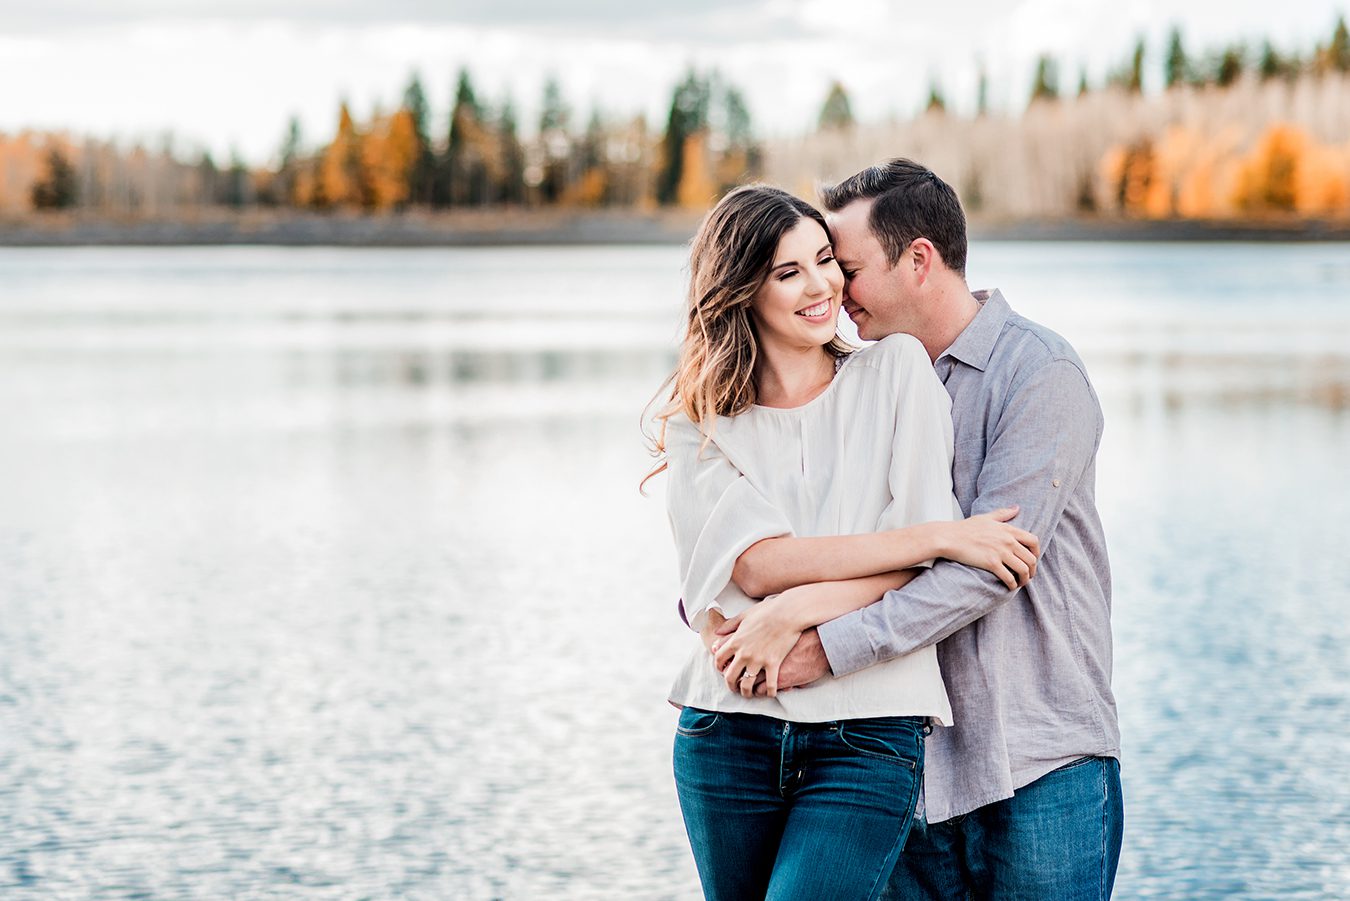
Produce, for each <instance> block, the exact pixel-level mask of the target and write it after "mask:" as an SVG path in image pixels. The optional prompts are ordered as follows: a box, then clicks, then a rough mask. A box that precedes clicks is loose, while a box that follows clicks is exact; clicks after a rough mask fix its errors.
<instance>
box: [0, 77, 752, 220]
mask: <svg viewBox="0 0 1350 901" xmlns="http://www.w3.org/2000/svg"><path fill="white" fill-rule="evenodd" d="M336 119H337V123H336V128H335V131H334V134H333V135H332V137H331V139H328V140H326V141H325V142H324V143H322V144H320V145H319V146H318V147H317V148H314V149H306V142H305V139H304V136H303V134H302V131H301V125H300V122H299V120H298V119H296V118H292V119H291V121H290V123H289V125H288V126H287V128H286V131H285V135H284V138H283V140H282V142H281V147H280V149H279V152H278V154H277V160H276V163H275V165H273V166H270V167H265V168H257V169H255V168H250V167H248V166H247V165H246V164H245V163H244V162H243V161H242V160H240V159H239V158H238V157H237V156H235V157H234V158H232V159H231V161H230V162H229V163H228V164H226V165H219V164H217V163H216V161H215V160H214V159H213V158H212V156H211V155H210V154H209V153H202V154H200V156H199V157H198V158H197V159H196V160H195V161H191V162H185V161H182V160H181V159H179V157H178V155H176V154H175V153H174V152H173V151H172V150H171V149H170V148H167V147H166V148H164V149H162V150H161V151H159V152H152V151H148V150H146V149H145V148H143V147H137V148H134V149H133V150H132V151H131V152H130V153H125V154H119V152H118V151H117V150H116V148H114V147H113V146H112V145H111V144H109V143H106V142H98V141H86V142H85V143H84V144H83V145H81V146H74V145H72V144H70V143H69V142H67V141H64V140H61V139H59V138H57V137H55V136H52V137H47V138H46V139H45V140H44V139H43V138H41V137H38V136H32V135H27V136H20V139H19V140H17V141H10V142H8V145H6V142H5V141H4V139H3V136H0V171H2V170H4V169H5V168H9V169H10V170H11V171H10V178H9V181H10V182H14V181H20V182H21V181H23V178H22V176H23V175H24V174H25V173H24V171H20V172H18V175H19V177H18V178H16V177H15V172H14V170H15V169H16V168H17V169H19V170H26V172H27V174H29V175H30V176H31V179H30V181H29V184H30V188H29V190H28V193H27V197H24V198H21V200H26V201H28V205H30V206H31V207H33V208H37V209H70V208H90V209H98V210H104V211H112V212H118V213H132V214H134V213H150V214H154V213H163V212H172V211H174V210H176V209H181V208H184V207H201V206H221V207H232V208H243V207H270V208H290V209H299V210H316V211H337V210H361V211H367V212H403V211H408V210H413V209H424V210H445V209H452V208H470V207H490V206H502V205H507V206H530V207H548V206H579V207H601V206H618V207H650V206H653V205H658V204H659V205H685V206H691V207H700V206H704V205H706V204H707V203H709V202H710V200H711V199H714V198H716V197H717V196H718V195H719V194H720V193H722V192H724V191H726V190H728V189H729V188H731V187H732V186H734V185H736V184H740V183H742V182H744V181H747V180H750V179H753V178H756V177H758V176H759V174H760V164H761V160H762V154H761V149H760V146H759V144H758V142H757V140H756V138H755V134H754V129H753V127H752V122H751V118H750V111H749V108H748V106H747V105H746V103H745V100H744V97H743V95H742V94H741V92H740V90H739V89H738V88H737V87H736V86H735V85H732V84H730V83H728V82H727V81H726V80H725V79H723V78H722V77H721V76H720V75H718V74H717V73H716V72H700V71H697V70H693V69H691V70H689V71H688V72H687V73H686V74H685V75H684V77H683V78H682V79H681V80H680V81H679V83H678V84H676V85H675V87H674V88H673V90H672V92H671V100H670V107H669V114H668V117H667V121H666V123H665V128H664V129H663V130H661V131H659V132H655V131H654V130H653V129H651V128H650V127H649V126H648V124H647V121H646V119H645V118H644V117H642V116H629V117H607V116H605V115H604V114H603V113H601V112H600V111H599V110H595V111H593V112H591V114H590V116H589V117H588V118H587V119H586V120H585V122H584V123H582V122H581V121H580V120H579V118H578V116H577V114H576V111H575V110H574V109H573V108H572V107H571V106H570V105H569V104H568V103H567V102H566V100H565V99H564V94H563V90H562V87H561V85H560V84H559V82H558V81H557V80H556V79H549V80H548V81H547V82H546V84H545V85H544V89H543V97H542V103H541V108H540V113H539V119H538V121H537V123H536V127H535V128H534V129H532V133H531V134H530V135H529V136H528V137H522V135H521V129H520V127H519V123H518V117H517V114H516V111H515V107H514V104H513V103H512V102H511V101H510V100H506V101H504V102H502V103H500V104H497V105H494V104H491V103H488V102H485V101H484V100H482V99H481V98H480V96H479V94H478V92H477V91H476V90H475V87H474V84H473V78H472V75H471V74H470V72H469V71H468V70H467V69H463V70H460V72H459V73H458V76H457V78H456V80H455V87H454V91H453V100H452V104H451V108H450V109H449V110H448V115H447V116H446V117H445V121H446V122H448V126H447V127H446V128H445V129H443V130H442V131H441V133H440V134H434V133H433V131H432V121H433V115H432V111H431V109H430V106H429V104H428V101H427V97H426V91H425V89H424V87H423V84H422V81H421V79H420V77H418V76H417V75H414V76H413V77H412V78H411V80H410V81H409V83H408V85H407V87H406V89H405V90H404V92H403V96H402V97H401V99H400V101H399V103H398V105H397V106H396V107H394V108H393V109H392V111H390V112H384V111H381V110H379V109H377V110H375V111H374V113H373V114H372V115H371V116H370V118H369V119H367V120H366V121H364V122H361V121H357V119H356V118H355V117H354V116H353V115H352V112H351V109H350V107H349V105H348V104H347V103H346V102H345V101H344V102H342V103H340V104H339V108H338V111H337V116H336ZM3 201H4V198H3V196H0V209H3V208H4V206H5V203H4V202H3ZM8 205H9V206H10V207H11V208H14V207H15V206H16V203H15V202H14V198H10V203H9V204H8Z"/></svg>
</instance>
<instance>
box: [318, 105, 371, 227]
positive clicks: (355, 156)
mask: <svg viewBox="0 0 1350 901" xmlns="http://www.w3.org/2000/svg"><path fill="white" fill-rule="evenodd" d="M361 199H362V198H361V135H360V134H359V133H358V132H357V130H356V125H355V124H354V123H353V122H352V116H351V113H350V112H348V110H347V104H345V103H344V104H342V108H341V110H340V111H339V113H338V131H337V136H336V137H334V138H333V143H331V144H329V145H328V147H327V148H326V149H325V150H324V151H323V158H322V159H321V160H320V162H319V178H318V184H317V185H316V190H315V193H314V202H315V203H317V204H318V205H320V206H356V205H358V204H360V203H361Z"/></svg>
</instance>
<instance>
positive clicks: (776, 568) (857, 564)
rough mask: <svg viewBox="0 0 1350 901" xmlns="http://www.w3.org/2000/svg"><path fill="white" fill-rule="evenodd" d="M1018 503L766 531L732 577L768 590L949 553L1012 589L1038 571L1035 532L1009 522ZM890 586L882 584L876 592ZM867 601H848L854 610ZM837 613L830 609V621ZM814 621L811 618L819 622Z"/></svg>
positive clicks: (866, 574)
mask: <svg viewBox="0 0 1350 901" xmlns="http://www.w3.org/2000/svg"><path fill="white" fill-rule="evenodd" d="M1016 515H1017V508H1016V507H1005V508H1003V509H1000V510H994V511H993V512H991V513H985V514H982V515H980V516H972V517H970V518H969V519H964V520H957V521H955V522H948V521H940V522H926V523H921V524H919V525H914V526H906V527H904V528H900V529H887V530H885V531H881V532H872V533H870V534H866V535H837V536H829V537H822V538H766V539H764V540H762V541H759V542H756V543H755V544H753V545H751V546H750V547H748V548H747V549H746V550H745V551H744V552H743V553H742V554H741V555H740V556H739V557H737V558H736V563H735V564H734V565H733V567H732V570H731V578H732V581H734V582H735V583H736V585H737V586H739V587H740V589H741V591H744V592H745V593H746V594H748V595H750V596H751V597H755V598H760V597H768V596H769V595H771V594H778V593H779V592H783V591H787V590H788V589H791V588H795V587H797V586H799V585H800V586H806V585H811V584H820V583H838V582H842V581H851V580H854V579H864V578H875V577H878V576H881V575H884V574H888V573H889V574H893V573H894V572H895V571H897V570H904V569H908V568H909V567H912V566H918V565H920V564H922V563H923V562H924V561H926V560H932V559H933V558H935V557H943V558H946V559H948V560H955V561H956V562H958V563H964V564H966V565H967V566H974V567H976V568H977V569H983V570H987V571H989V572H991V573H993V574H994V575H996V576H998V577H999V578H1000V579H1002V580H1003V581H1004V583H1005V584H1006V585H1007V586H1008V588H1009V589H1015V588H1020V587H1021V586H1023V585H1025V584H1026V583H1027V581H1029V580H1030V579H1031V577H1032V575H1034V574H1035V571H1036V555H1037V554H1038V553H1039V551H1040V547H1039V543H1038V542H1037V540H1036V536H1034V535H1032V534H1031V533H1030V532H1027V531H1024V530H1023V529H1019V528H1017V527H1016V526H1012V525H1008V524H1007V521H1008V520H1010V519H1012V518H1013V517H1014V516H1016ZM888 590H890V589H883V590H882V591H881V592H880V593H879V594H877V595H875V596H874V597H873V600H875V599H876V598H877V597H880V595H881V594H885V592H886V591H888ZM867 603H869V602H866V601H864V602H863V603H861V604H859V605H857V606H853V607H849V608H848V609H847V610H845V611H844V612H845V613H851V612H852V611H854V610H857V609H858V607H861V606H866V605H867ZM832 618H833V617H828V616H827V617H825V618H824V619H822V620H819V622H826V621H827V620H830V619H832ZM818 624H819V623H810V624H809V625H812V626H814V625H818Z"/></svg>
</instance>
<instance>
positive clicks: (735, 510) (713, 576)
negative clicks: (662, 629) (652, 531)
mask: <svg viewBox="0 0 1350 901" xmlns="http://www.w3.org/2000/svg"><path fill="white" fill-rule="evenodd" d="M666 461H667V464H668V467H669V470H668V471H669V475H670V482H669V484H668V485H667V489H666V508H667V511H668V512H669V515H670V528H671V531H672V533H673V534H674V537H675V550H676V556H677V558H678V563H679V567H680V585H681V589H682V591H683V600H684V612H685V616H686V617H687V618H688V622H689V626H690V628H692V629H694V631H699V630H700V629H702V628H703V625H704V623H705V622H706V620H707V612H708V611H709V610H718V611H721V609H722V608H721V606H720V605H719V604H718V602H717V597H718V595H720V594H721V593H722V592H723V590H725V589H726V588H727V586H728V585H729V584H730V582H731V572H732V569H733V567H734V566H735V565H736V559H737V558H738V557H740V555H741V554H743V553H744V552H745V551H746V549H747V548H749V547H750V546H751V545H753V544H755V543H756V542H758V541H762V540H763V539H765V538H778V537H782V536H787V535H791V534H792V526H791V525H790V524H789V523H788V521H787V519H786V517H784V516H783V514H782V513H780V512H779V511H778V510H777V509H775V508H774V507H773V505H772V504H770V503H769V502H768V501H767V500H765V499H764V497H763V495H762V494H760V492H759V491H758V490H757V489H756V488H755V487H754V485H752V484H751V482H750V480H749V479H748V478H746V476H745V475H744V474H742V473H741V472H740V470H738V469H737V468H736V466H735V465H733V464H732V462H731V460H730V459H728V457H727V456H726V454H725V453H723V452H722V450H721V449H720V448H719V447H718V446H717V444H716V442H715V441H709V442H708V443H707V444H706V445H705V444H704V443H703V435H702V433H700V432H699V430H698V429H697V428H696V427H695V426H694V425H693V424H692V423H691V422H690V421H689V420H688V419H686V418H684V417H682V416H675V417H672V418H671V419H670V421H669V424H668V426H667V428H666Z"/></svg>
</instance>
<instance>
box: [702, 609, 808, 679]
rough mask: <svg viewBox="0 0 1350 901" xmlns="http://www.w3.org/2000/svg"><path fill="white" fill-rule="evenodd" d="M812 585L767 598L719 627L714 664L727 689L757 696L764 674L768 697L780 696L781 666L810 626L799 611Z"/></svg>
mask: <svg viewBox="0 0 1350 901" xmlns="http://www.w3.org/2000/svg"><path fill="white" fill-rule="evenodd" d="M813 587H814V586H811V585H803V586H801V587H800V588H790V589H788V590H787V591H785V592H783V593H782V594H778V595H773V596H771V597H767V598H765V599H764V600H762V601H760V602H759V603H758V604H756V605H755V606H754V607H752V608H750V609H749V610H747V611H745V612H744V613H742V614H740V615H739V616H734V617H732V618H731V619H729V620H727V621H726V622H725V623H724V624H723V625H722V626H721V627H720V628H719V629H718V630H717V633H718V636H719V639H720V640H719V642H718V643H717V644H715V645H714V646H713V664H714V665H715V666H716V667H717V670H718V672H720V673H722V675H723V677H724V678H725V679H726V680H727V687H728V688H730V689H731V690H732V691H739V692H740V693H741V695H742V696H744V697H747V698H751V697H754V694H755V684H756V682H758V681H760V675H761V673H762V674H763V680H764V682H765V684H766V686H767V688H768V692H769V697H777V696H778V668H779V666H780V665H782V663H783V658H784V657H786V656H787V655H788V651H791V650H792V647H793V645H795V644H796V643H797V638H798V637H799V636H800V635H801V634H802V632H803V631H804V630H805V629H807V628H808V627H809V625H810V624H809V623H804V622H803V621H802V617H801V613H800V610H801V605H809V603H810V591H811V589H812V588H813Z"/></svg>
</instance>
